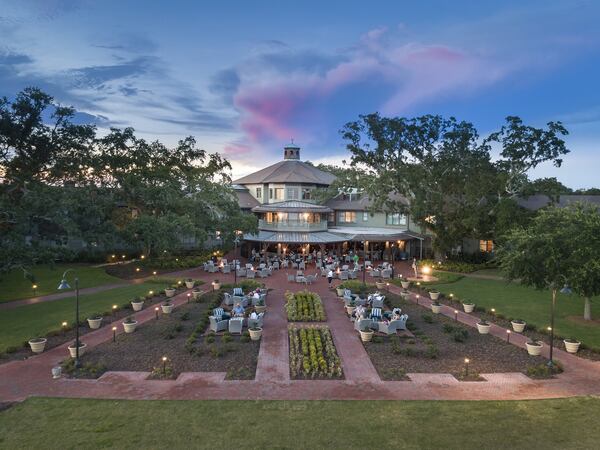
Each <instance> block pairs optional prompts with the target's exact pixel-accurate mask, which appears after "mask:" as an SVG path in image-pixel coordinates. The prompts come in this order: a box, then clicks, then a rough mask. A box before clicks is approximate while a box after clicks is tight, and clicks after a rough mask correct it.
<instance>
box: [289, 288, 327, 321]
mask: <svg viewBox="0 0 600 450" xmlns="http://www.w3.org/2000/svg"><path fill="white" fill-rule="evenodd" d="M285 299H286V303H285V311H286V313H287V319H288V322H325V321H326V320H327V317H326V315H325V308H324V307H323V302H322V301H321V297H319V296H318V295H317V294H315V293H314V292H309V291H299V292H286V293H285Z"/></svg>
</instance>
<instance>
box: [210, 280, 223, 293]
mask: <svg viewBox="0 0 600 450" xmlns="http://www.w3.org/2000/svg"><path fill="white" fill-rule="evenodd" d="M212 285H213V290H215V291H218V290H219V289H221V283H219V282H218V281H217V280H215V281H213V284H212Z"/></svg>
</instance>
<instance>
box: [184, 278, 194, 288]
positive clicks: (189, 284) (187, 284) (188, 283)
mask: <svg viewBox="0 0 600 450" xmlns="http://www.w3.org/2000/svg"><path fill="white" fill-rule="evenodd" d="M185 287H186V288H188V289H192V288H193V287H194V280H192V279H191V278H188V279H187V280H185Z"/></svg>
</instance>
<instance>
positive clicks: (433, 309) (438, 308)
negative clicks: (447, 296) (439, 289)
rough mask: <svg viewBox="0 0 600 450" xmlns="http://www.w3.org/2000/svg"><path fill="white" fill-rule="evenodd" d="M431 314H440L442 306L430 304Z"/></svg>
mask: <svg viewBox="0 0 600 450" xmlns="http://www.w3.org/2000/svg"><path fill="white" fill-rule="evenodd" d="M431 312H432V313H433V314H439V313H440V312H442V305H440V304H435V303H432V304H431Z"/></svg>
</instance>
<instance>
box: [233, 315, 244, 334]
mask: <svg viewBox="0 0 600 450" xmlns="http://www.w3.org/2000/svg"><path fill="white" fill-rule="evenodd" d="M243 326H244V318H243V317H233V318H231V319H229V332H230V333H232V334H233V333H236V334H242V327H243Z"/></svg>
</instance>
